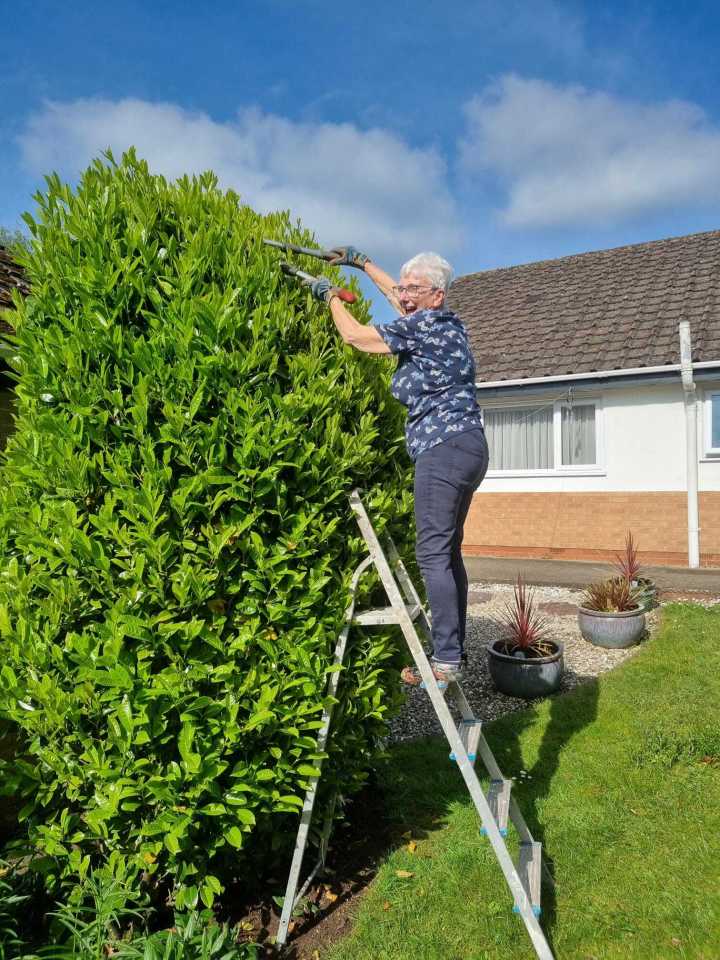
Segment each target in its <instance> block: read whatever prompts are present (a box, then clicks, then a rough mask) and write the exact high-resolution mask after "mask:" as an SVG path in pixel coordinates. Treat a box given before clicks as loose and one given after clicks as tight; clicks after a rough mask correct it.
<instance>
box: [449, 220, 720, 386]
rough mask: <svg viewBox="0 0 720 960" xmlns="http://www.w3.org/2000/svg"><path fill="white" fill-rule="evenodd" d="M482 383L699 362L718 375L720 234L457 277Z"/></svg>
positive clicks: (455, 297)
mask: <svg viewBox="0 0 720 960" xmlns="http://www.w3.org/2000/svg"><path fill="white" fill-rule="evenodd" d="M449 301H450V305H451V306H452V307H453V309H455V310H456V311H457V312H458V314H459V315H460V317H461V318H462V320H463V321H464V323H465V325H466V327H467V330H468V334H469V336H470V343H471V345H472V349H473V353H474V355H475V362H476V366H477V375H478V381H482V380H486V381H494V380H515V379H520V378H525V377H552V376H561V375H567V374H575V373H590V372H593V371H600V370H628V369H632V368H635V367H656V366H664V365H666V364H676V363H679V340H678V323H679V322H680V321H681V320H689V321H690V331H691V336H692V353H693V360H694V361H695V362H698V363H700V362H703V361H717V362H718V365H719V366H720V230H714V231H712V232H710V233H696V234H693V235H691V236H688V237H675V238H672V239H670V240H656V241H653V242H652V243H638V244H635V245H633V246H628V247H617V248H615V249H614V250H600V251H598V252H595V253H582V254H579V255H577V256H572V257H562V258H561V259H559V260H544V261H542V262H540V263H529V264H526V265H524V266H518V267H506V268H503V269H500V270H487V271H485V272H483V273H471V274H468V275H467V276H464V277H459V278H458V279H457V280H456V281H455V283H453V285H452V288H451V290H450V297H449Z"/></svg>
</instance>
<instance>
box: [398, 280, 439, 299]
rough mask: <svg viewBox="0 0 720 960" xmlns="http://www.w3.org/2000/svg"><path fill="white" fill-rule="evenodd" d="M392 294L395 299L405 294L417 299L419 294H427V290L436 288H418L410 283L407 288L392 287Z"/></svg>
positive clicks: (435, 288)
mask: <svg viewBox="0 0 720 960" xmlns="http://www.w3.org/2000/svg"><path fill="white" fill-rule="evenodd" d="M391 289H392V292H393V293H394V294H395V296H396V297H399V296H400V294H401V293H406V294H407V295H408V296H409V297H417V296H419V295H420V294H421V293H427V292H428V291H429V290H437V289H438V288H437V287H419V286H418V285H417V284H416V283H410V284H408V286H407V287H392V288H391Z"/></svg>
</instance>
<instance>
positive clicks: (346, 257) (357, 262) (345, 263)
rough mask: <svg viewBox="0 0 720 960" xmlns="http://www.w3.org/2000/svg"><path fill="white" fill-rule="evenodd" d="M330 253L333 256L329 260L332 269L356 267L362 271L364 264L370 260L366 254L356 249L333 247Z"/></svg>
mask: <svg viewBox="0 0 720 960" xmlns="http://www.w3.org/2000/svg"><path fill="white" fill-rule="evenodd" d="M330 253H334V254H335V256H334V257H333V259H332V260H330V263H331V264H332V265H333V266H334V267H357V268H358V270H364V269H365V264H366V263H367V262H368V260H369V259H370V257H368V255H367V254H366V253H361V252H360V251H359V250H358V249H357V248H356V247H333V248H332V249H331V250H330Z"/></svg>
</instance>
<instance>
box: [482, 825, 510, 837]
mask: <svg viewBox="0 0 720 960" xmlns="http://www.w3.org/2000/svg"><path fill="white" fill-rule="evenodd" d="M487 835H488V834H487V830H486V829H485V827H480V836H481V837H486V836H487ZM500 836H501V837H506V836H507V827H500Z"/></svg>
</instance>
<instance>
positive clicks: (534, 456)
mask: <svg viewBox="0 0 720 960" xmlns="http://www.w3.org/2000/svg"><path fill="white" fill-rule="evenodd" d="M483 420H484V422H485V433H486V435H487V439H488V445H489V447H490V463H491V464H492V469H493V470H548V469H550V468H551V467H552V464H553V410H552V405H551V406H550V407H515V408H502V407H501V408H499V409H493V408H492V407H491V408H488V409H486V410H484V411H483Z"/></svg>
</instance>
